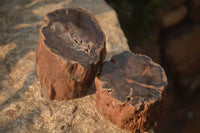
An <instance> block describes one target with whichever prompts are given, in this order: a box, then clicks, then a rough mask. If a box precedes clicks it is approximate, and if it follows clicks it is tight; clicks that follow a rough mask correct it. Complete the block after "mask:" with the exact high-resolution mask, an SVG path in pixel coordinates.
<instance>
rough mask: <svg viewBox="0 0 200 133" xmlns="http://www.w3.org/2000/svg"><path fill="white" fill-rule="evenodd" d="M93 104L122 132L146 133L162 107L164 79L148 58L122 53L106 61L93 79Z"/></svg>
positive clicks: (153, 123)
mask: <svg viewBox="0 0 200 133" xmlns="http://www.w3.org/2000/svg"><path fill="white" fill-rule="evenodd" d="M95 85H96V88H97V92H96V105H97V107H98V108H100V109H101V111H102V112H103V115H104V116H105V118H106V119H108V120H110V121H111V122H112V123H114V124H116V125H118V126H119V127H120V128H122V129H126V130H131V131H133V132H139V131H147V130H148V129H149V128H150V127H153V126H155V125H156V123H157V120H158V118H159V116H160V114H161V112H162V111H163V110H162V107H163V100H164V95H165V86H166V85H167V78H166V75H165V72H164V70H163V69H162V68H161V67H160V66H159V65H158V64H156V63H154V62H153V61H152V60H151V59H150V58H149V57H147V56H143V55H135V54H133V53H131V52H128V51H127V52H123V53H121V54H118V55H115V56H113V58H112V59H111V61H110V62H109V61H106V62H105V63H104V65H103V68H102V71H101V73H100V74H99V76H98V77H96V78H95Z"/></svg>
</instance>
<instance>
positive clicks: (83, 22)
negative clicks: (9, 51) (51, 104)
mask: <svg viewBox="0 0 200 133" xmlns="http://www.w3.org/2000/svg"><path fill="white" fill-rule="evenodd" d="M105 47H106V42H105V35H104V33H103V31H102V30H101V27H100V26H99V24H98V22H97V21H96V19H95V18H94V16H93V15H92V14H91V13H90V12H88V11H87V10H85V9H82V8H67V9H59V10H56V11H53V12H50V13H48V14H46V15H45V18H44V22H43V25H42V27H41V29H40V37H39V41H38V46H37V50H36V64H37V72H38V76H39V79H40V83H41V87H42V90H41V91H42V95H43V96H44V97H45V98H47V99H51V100H52V99H56V100H64V99H72V98H77V97H81V96H83V95H84V94H85V93H86V91H87V89H88V88H89V87H90V86H91V84H92V82H93V81H94V78H95V76H96V73H97V71H98V69H99V67H100V66H101V65H102V63H103V61H104V59H105V57H106V48H105Z"/></svg>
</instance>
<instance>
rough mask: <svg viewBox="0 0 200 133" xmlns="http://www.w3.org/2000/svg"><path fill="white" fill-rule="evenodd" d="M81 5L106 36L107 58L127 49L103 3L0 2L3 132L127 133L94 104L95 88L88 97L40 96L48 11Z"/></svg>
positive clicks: (65, 0)
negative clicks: (38, 59) (39, 59)
mask: <svg viewBox="0 0 200 133" xmlns="http://www.w3.org/2000/svg"><path fill="white" fill-rule="evenodd" d="M69 6H70V7H71V6H80V7H83V8H86V9H88V10H89V11H91V12H92V13H93V14H94V15H95V18H96V19H97V20H98V22H99V24H100V25H101V27H102V30H103V31H104V32H105V35H106V44H107V46H106V47H107V51H108V54H107V55H108V56H111V55H112V54H113V53H118V52H121V51H123V50H127V49H128V45H127V41H126V38H125V36H124V34H123V32H122V30H121V28H120V26H119V22H118V20H117V16H116V13H115V11H114V10H113V9H112V8H110V7H109V6H108V5H107V4H106V3H105V2H104V1H103V0H95V2H94V0H73V1H72V0H1V3H0V14H1V16H3V17H0V24H1V26H0V30H1V32H0V132H1V133H6V132H9V133H18V132H21V133H23V132H31V133H41V132H43V133H44V132H50V133H63V132H67V133H89V132H90V133H91V132H93V133H94V132H96V133H102V132H104V133H113V132H115V133H124V132H126V131H124V130H121V129H120V128H118V127H117V126H115V125H113V124H112V123H110V122H109V121H107V120H106V119H105V118H104V117H103V116H102V114H101V112H100V111H99V110H98V109H97V108H96V106H95V100H94V99H95V94H94V92H95V89H94V87H92V88H91V89H89V93H88V95H87V96H85V97H82V98H77V99H73V100H66V101H54V100H53V101H51V102H50V101H49V100H46V99H44V98H42V97H41V95H40V90H41V87H40V82H39V78H38V76H37V73H36V65H35V50H36V47H37V42H38V39H39V34H38V31H39V29H40V27H41V24H42V22H43V17H44V15H45V14H46V13H48V12H50V11H54V10H56V9H60V8H65V7H69Z"/></svg>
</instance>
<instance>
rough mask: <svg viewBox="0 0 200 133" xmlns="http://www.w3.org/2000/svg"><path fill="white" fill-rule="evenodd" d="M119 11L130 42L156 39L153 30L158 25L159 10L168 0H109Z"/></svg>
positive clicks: (141, 42) (121, 22)
mask: <svg viewBox="0 0 200 133" xmlns="http://www.w3.org/2000/svg"><path fill="white" fill-rule="evenodd" d="M107 2H108V3H109V4H110V5H111V6H112V7H113V8H114V9H115V10H116V11H117V13H118V17H119V20H120V24H121V27H122V29H123V30H124V32H125V35H126V36H127V38H128V40H129V44H130V45H133V43H140V44H143V43H145V42H146V41H149V40H152V41H154V40H156V39H157V37H156V36H155V35H153V34H152V30H154V29H155V28H156V26H157V25H158V13H157V12H158V11H159V9H161V8H162V7H163V6H164V5H165V3H166V0H107Z"/></svg>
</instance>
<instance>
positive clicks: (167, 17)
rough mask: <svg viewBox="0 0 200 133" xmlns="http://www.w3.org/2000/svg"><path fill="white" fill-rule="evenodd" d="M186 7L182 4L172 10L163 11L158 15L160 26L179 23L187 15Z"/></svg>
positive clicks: (165, 26) (164, 26)
mask: <svg viewBox="0 0 200 133" xmlns="http://www.w3.org/2000/svg"><path fill="white" fill-rule="evenodd" d="M187 12H188V9H187V8H186V7H185V6H184V5H182V6H180V7H178V8H176V9H174V10H169V11H165V13H162V15H161V16H160V19H161V20H160V21H161V26H162V27H163V28H169V27H171V26H174V25H176V24H178V23H180V22H181V21H182V20H183V19H184V18H185V17H186V15H187Z"/></svg>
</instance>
